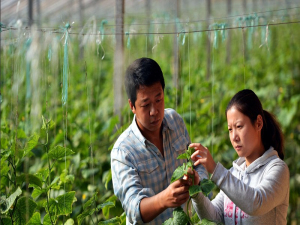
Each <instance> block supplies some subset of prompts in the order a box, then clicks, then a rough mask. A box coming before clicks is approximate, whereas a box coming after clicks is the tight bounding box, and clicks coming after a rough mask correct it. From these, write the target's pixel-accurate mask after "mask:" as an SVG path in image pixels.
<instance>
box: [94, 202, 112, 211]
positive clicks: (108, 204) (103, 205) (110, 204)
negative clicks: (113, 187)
mask: <svg viewBox="0 0 300 225" xmlns="http://www.w3.org/2000/svg"><path fill="white" fill-rule="evenodd" d="M106 206H115V203H114V202H104V203H102V204H100V205H98V206H97V209H98V210H100V209H103V208H104V207H106Z"/></svg>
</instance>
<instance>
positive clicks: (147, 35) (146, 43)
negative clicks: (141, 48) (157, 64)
mask: <svg viewBox="0 0 300 225" xmlns="http://www.w3.org/2000/svg"><path fill="white" fill-rule="evenodd" d="M145 36H146V57H148V35H147V34H146V35H145Z"/></svg>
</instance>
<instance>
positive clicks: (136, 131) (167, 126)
mask: <svg viewBox="0 0 300 225" xmlns="http://www.w3.org/2000/svg"><path fill="white" fill-rule="evenodd" d="M131 126H132V132H133V133H134V134H135V136H136V137H137V138H138V139H139V140H140V141H141V142H142V143H144V144H146V141H147V139H146V138H145V137H144V136H143V134H142V133H141V131H140V129H139V127H138V125H137V123H136V120H135V114H134V117H133V120H132V123H131ZM162 126H163V128H162V130H163V132H165V131H167V130H168V129H169V130H175V126H174V125H173V124H172V123H170V122H169V121H168V118H166V116H164V118H163V122H162Z"/></svg>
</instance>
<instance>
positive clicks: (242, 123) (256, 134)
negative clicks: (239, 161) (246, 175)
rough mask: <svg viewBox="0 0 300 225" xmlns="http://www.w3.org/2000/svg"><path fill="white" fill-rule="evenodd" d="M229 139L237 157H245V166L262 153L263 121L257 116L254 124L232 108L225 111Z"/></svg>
mask: <svg viewBox="0 0 300 225" xmlns="http://www.w3.org/2000/svg"><path fill="white" fill-rule="evenodd" d="M227 122H228V131H229V138H230V141H231V144H232V146H233V147H234V149H235V151H236V152H237V154H238V156H239V157H245V158H246V163H247V166H248V165H250V163H252V162H253V161H254V160H256V159H257V158H258V157H260V156H261V155H262V154H263V153H264V148H263V145H262V141H261V129H262V126H263V121H262V117H261V115H258V116H257V119H256V121H255V123H254V124H252V123H251V120H250V118H249V117H248V116H246V115H244V114H243V113H241V112H240V111H238V110H237V109H236V108H235V106H232V107H231V108H230V109H229V110H228V111H227Z"/></svg>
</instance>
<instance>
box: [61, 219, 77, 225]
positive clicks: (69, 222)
mask: <svg viewBox="0 0 300 225" xmlns="http://www.w3.org/2000/svg"><path fill="white" fill-rule="evenodd" d="M73 224H75V222H74V220H73V219H72V218H69V219H68V220H67V221H66V222H65V223H64V225H73Z"/></svg>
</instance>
